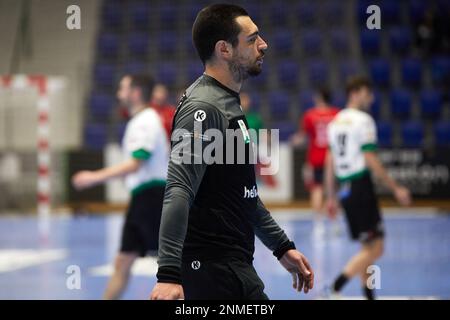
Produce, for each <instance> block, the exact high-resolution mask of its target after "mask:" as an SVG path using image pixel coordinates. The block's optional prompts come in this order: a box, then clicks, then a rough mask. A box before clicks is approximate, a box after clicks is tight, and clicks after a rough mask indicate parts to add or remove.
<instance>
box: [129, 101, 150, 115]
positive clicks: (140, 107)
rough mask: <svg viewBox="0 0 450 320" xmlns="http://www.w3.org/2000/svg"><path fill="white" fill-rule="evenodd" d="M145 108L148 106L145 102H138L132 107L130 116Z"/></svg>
mask: <svg viewBox="0 0 450 320" xmlns="http://www.w3.org/2000/svg"><path fill="white" fill-rule="evenodd" d="M145 108H147V106H146V105H145V104H138V105H135V106H132V107H131V108H130V116H132V117H133V116H135V115H136V114H138V113H139V112H141V111H142V110H144V109H145Z"/></svg>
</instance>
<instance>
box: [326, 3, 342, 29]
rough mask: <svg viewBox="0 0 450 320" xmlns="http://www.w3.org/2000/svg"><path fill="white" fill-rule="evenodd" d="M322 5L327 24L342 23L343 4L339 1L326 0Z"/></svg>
mask: <svg viewBox="0 0 450 320" xmlns="http://www.w3.org/2000/svg"><path fill="white" fill-rule="evenodd" d="M321 5H322V10H323V11H322V12H323V17H324V21H326V22H327V24H329V25H333V26H334V25H342V22H343V19H344V16H345V12H344V9H345V6H343V5H342V3H341V2H340V1H334V0H332V1H326V2H324V3H323V4H322V3H321Z"/></svg>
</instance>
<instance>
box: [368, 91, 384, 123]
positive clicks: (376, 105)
mask: <svg viewBox="0 0 450 320" xmlns="http://www.w3.org/2000/svg"><path fill="white" fill-rule="evenodd" d="M369 112H370V114H371V115H372V117H373V118H374V119H379V118H380V112H381V93H380V92H379V91H377V90H375V91H374V100H373V103H372V105H371V106H370V110H369Z"/></svg>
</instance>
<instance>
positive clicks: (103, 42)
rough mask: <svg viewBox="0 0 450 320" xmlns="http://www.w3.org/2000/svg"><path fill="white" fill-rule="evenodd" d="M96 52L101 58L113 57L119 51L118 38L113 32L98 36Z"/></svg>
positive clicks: (115, 56)
mask: <svg viewBox="0 0 450 320" xmlns="http://www.w3.org/2000/svg"><path fill="white" fill-rule="evenodd" d="M98 52H99V54H100V56H101V57H102V58H107V59H114V58H117V55H118V53H119V39H118V37H117V35H115V34H113V33H103V34H101V35H100V36H99V38H98Z"/></svg>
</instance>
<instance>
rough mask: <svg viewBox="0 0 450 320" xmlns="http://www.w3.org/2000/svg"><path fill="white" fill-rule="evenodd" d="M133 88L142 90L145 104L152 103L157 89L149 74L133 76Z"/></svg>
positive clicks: (131, 77)
mask: <svg viewBox="0 0 450 320" xmlns="http://www.w3.org/2000/svg"><path fill="white" fill-rule="evenodd" d="M129 77H130V79H131V84H130V85H131V87H132V88H139V89H141V95H142V100H143V101H144V102H150V99H151V97H152V93H153V88H154V87H155V81H154V80H153V78H152V77H151V76H150V75H148V74H131V75H129Z"/></svg>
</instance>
